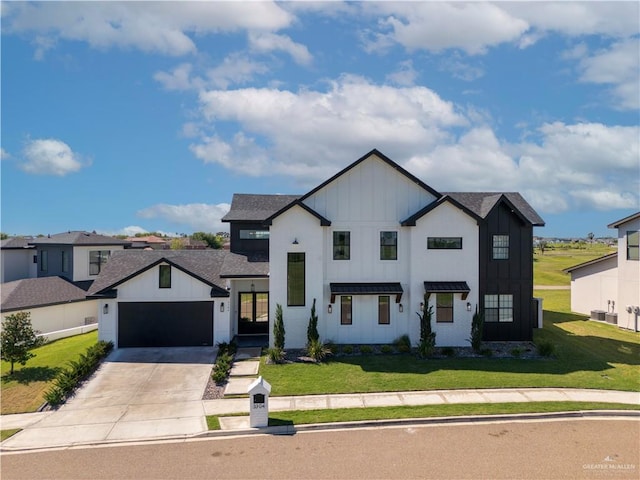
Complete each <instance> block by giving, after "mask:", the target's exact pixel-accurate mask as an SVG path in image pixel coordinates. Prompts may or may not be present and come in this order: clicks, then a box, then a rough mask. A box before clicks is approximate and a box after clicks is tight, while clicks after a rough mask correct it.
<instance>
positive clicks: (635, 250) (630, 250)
mask: <svg viewBox="0 0 640 480" xmlns="http://www.w3.org/2000/svg"><path fill="white" fill-rule="evenodd" d="M627 260H640V232H634V231H628V232H627Z"/></svg>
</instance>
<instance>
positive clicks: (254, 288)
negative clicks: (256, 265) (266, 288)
mask: <svg viewBox="0 0 640 480" xmlns="http://www.w3.org/2000/svg"><path fill="white" fill-rule="evenodd" d="M255 291H256V286H255V285H254V284H253V282H251V292H252V293H253V292H255Z"/></svg>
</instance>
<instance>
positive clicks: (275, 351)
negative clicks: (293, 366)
mask: <svg viewBox="0 0 640 480" xmlns="http://www.w3.org/2000/svg"><path fill="white" fill-rule="evenodd" d="M267 358H268V359H269V360H270V361H271V363H283V362H284V358H285V355H284V350H282V349H281V348H278V347H273V348H269V349H268V350H267Z"/></svg>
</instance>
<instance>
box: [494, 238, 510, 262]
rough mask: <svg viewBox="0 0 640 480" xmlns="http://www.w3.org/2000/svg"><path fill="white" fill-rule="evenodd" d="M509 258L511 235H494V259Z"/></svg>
mask: <svg viewBox="0 0 640 480" xmlns="http://www.w3.org/2000/svg"><path fill="white" fill-rule="evenodd" d="M508 258H509V235H494V236H493V259H494V260H506V259H508Z"/></svg>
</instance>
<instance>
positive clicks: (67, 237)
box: [29, 231, 131, 245]
mask: <svg viewBox="0 0 640 480" xmlns="http://www.w3.org/2000/svg"><path fill="white" fill-rule="evenodd" d="M29 243H30V244H32V245H130V244H131V242H129V241H126V240H120V239H119V238H114V237H109V236H107V235H100V234H99V233H95V232H84V231H69V232H64V233H56V234H54V235H47V236H46V237H37V238H34V239H33V240H31V241H29Z"/></svg>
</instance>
